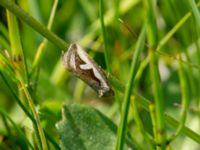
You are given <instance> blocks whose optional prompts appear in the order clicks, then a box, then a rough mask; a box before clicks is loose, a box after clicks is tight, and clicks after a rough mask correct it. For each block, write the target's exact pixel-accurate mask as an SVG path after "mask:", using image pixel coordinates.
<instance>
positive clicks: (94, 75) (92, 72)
mask: <svg viewBox="0 0 200 150" xmlns="http://www.w3.org/2000/svg"><path fill="white" fill-rule="evenodd" d="M63 64H64V66H65V68H66V69H67V70H68V71H70V72H72V73H73V74H74V75H76V76H77V77H79V78H80V79H81V80H83V81H84V82H85V83H87V84H88V85H89V86H90V87H92V88H93V89H94V90H95V91H96V92H97V93H98V96H99V97H106V96H111V95H113V94H114V92H113V90H112V88H111V86H110V83H109V82H108V79H107V77H106V75H105V73H104V71H103V70H102V69H101V67H100V66H99V65H97V64H96V62H95V61H94V60H92V59H91V58H90V57H89V55H88V54H87V53H86V52H85V51H84V50H83V49H82V48H81V47H80V46H79V45H78V44H71V45H70V46H69V48H68V50H67V52H65V53H64V54H63Z"/></svg>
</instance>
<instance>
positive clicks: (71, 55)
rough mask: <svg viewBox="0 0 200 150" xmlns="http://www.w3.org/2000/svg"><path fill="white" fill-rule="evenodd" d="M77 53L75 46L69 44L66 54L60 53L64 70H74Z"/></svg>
mask: <svg viewBox="0 0 200 150" xmlns="http://www.w3.org/2000/svg"><path fill="white" fill-rule="evenodd" d="M76 51H77V46H76V44H71V45H70V46H69V48H68V50H67V51H66V52H62V61H63V65H64V66H65V68H66V69H68V70H72V69H76V65H75V55H76Z"/></svg>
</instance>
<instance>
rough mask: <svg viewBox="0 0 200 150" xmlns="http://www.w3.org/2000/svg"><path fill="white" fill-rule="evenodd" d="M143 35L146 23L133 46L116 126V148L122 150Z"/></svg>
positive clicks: (143, 40)
mask: <svg viewBox="0 0 200 150" xmlns="http://www.w3.org/2000/svg"><path fill="white" fill-rule="evenodd" d="M145 37H146V23H145V24H144V26H143V28H142V31H141V33H140V36H139V39H138V42H137V44H136V48H135V54H134V55H133V59H132V63H131V68H130V70H131V71H130V76H129V80H128V85H127V87H126V90H125V94H124V101H123V104H122V112H121V118H120V125H119V127H118V133H117V145H116V149H117V150H122V149H123V147H124V142H125V139H126V138H125V137H126V127H127V118H128V111H129V104H130V96H131V92H132V89H133V81H134V79H135V75H136V70H137V65H138V63H139V57H140V54H141V52H142V50H143V49H144V43H145Z"/></svg>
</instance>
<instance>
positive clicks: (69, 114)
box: [57, 104, 132, 150]
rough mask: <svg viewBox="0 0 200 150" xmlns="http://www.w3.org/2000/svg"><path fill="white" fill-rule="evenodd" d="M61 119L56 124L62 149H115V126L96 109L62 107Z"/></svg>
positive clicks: (74, 105)
mask: <svg viewBox="0 0 200 150" xmlns="http://www.w3.org/2000/svg"><path fill="white" fill-rule="evenodd" d="M62 117H63V118H62V121H60V122H59V123H58V124H57V129H58V132H59V134H60V137H61V144H62V149H64V150H114V149H115V144H116V126H115V124H114V123H113V122H112V121H111V120H109V119H108V118H107V117H106V116H104V115H103V114H102V113H100V112H99V111H97V110H96V109H94V108H92V107H88V106H84V105H78V104H71V105H64V107H63V111H62ZM126 149H127V146H126ZM131 149H132V148H131Z"/></svg>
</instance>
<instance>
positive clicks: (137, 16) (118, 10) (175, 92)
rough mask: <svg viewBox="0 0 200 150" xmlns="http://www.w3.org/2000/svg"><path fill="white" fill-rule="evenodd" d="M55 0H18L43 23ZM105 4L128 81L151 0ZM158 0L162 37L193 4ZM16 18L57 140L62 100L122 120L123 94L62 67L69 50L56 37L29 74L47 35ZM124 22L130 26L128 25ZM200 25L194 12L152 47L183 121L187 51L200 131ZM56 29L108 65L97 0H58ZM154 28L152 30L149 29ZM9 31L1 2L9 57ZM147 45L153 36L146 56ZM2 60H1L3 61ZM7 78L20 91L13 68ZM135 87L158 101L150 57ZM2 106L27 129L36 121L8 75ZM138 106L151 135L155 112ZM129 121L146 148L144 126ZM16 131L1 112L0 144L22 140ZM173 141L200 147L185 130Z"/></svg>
mask: <svg viewBox="0 0 200 150" xmlns="http://www.w3.org/2000/svg"><path fill="white" fill-rule="evenodd" d="M196 2H197V1H196ZM53 3H54V1H53V0H17V4H18V5H19V6H20V7H21V8H22V9H24V10H25V11H26V12H28V13H29V14H30V15H31V16H33V17H34V18H35V19H36V20H37V21H38V22H40V23H41V24H43V25H44V26H47V24H48V20H49V16H50V13H51V9H52V6H53ZM103 3H104V21H105V25H106V32H107V43H108V50H109V58H110V67H111V70H112V73H111V74H112V75H113V76H114V77H116V78H117V79H118V80H119V82H120V83H122V84H123V85H126V84H127V81H128V77H129V74H130V65H131V60H132V55H134V49H135V44H136V41H137V39H138V36H139V33H140V31H141V28H142V26H143V24H144V22H145V19H146V17H147V15H148V14H147V13H148V11H147V10H148V9H147V4H146V3H147V2H146V1H145V0H121V1H120V3H119V5H118V1H117V0H110V1H103ZM155 3H156V5H155V6H156V7H155V10H154V14H155V17H156V18H155V19H156V23H157V31H156V33H157V37H158V41H161V40H162V39H163V37H165V36H166V35H167V34H168V33H169V31H170V30H171V29H172V28H174V27H175V26H176V25H177V24H178V23H179V22H180V20H182V19H183V17H184V16H185V15H186V14H187V13H188V12H190V11H191V10H192V9H191V8H192V7H191V5H190V2H189V1H187V0H182V1H179V0H168V1H164V0H158V1H156V2H155ZM119 18H120V19H121V20H123V21H124V24H123V23H121V22H120V21H119ZM18 24H19V31H20V32H19V33H20V39H21V44H22V48H23V51H24V55H25V60H26V62H27V68H28V72H29V85H28V86H30V89H29V91H30V93H31V96H32V97H33V100H34V104H35V106H36V109H37V110H38V112H39V115H40V118H41V122H42V125H43V127H44V128H45V129H47V130H48V131H49V135H50V136H52V137H55V141H56V142H58V141H59V136H58V133H57V131H56V128H55V124H56V122H58V121H59V120H61V108H62V105H63V104H64V103H65V104H71V103H83V104H86V105H90V106H92V107H95V108H97V109H98V110H100V111H101V112H102V113H103V114H105V115H106V116H108V117H109V118H110V119H111V120H112V121H114V122H115V123H116V124H118V123H119V114H120V113H119V112H120V111H119V109H118V108H116V105H118V104H120V102H122V100H123V93H121V92H119V93H118V99H119V100H118V101H117V100H116V99H115V98H114V97H112V98H98V96H97V94H96V93H95V92H94V91H93V90H92V89H91V88H90V87H89V86H88V85H86V84H85V83H83V82H82V81H81V80H79V79H78V78H76V77H75V76H73V74H71V73H70V72H68V71H67V70H65V69H64V67H63V65H62V60H61V57H62V51H66V50H67V49H60V48H59V47H58V46H56V45H55V44H54V43H52V42H47V45H46V47H45V48H44V51H43V52H42V55H41V57H40V62H39V64H38V66H37V67H36V70H34V73H32V74H31V69H32V64H33V61H34V58H35V54H36V52H37V49H38V46H39V44H40V43H41V42H42V40H43V38H44V37H43V36H42V35H41V34H40V33H38V32H37V31H35V30H34V29H32V28H31V27H30V26H28V25H27V24H26V23H24V22H23V21H21V20H20V19H18ZM126 25H127V26H128V27H129V28H130V29H131V31H130V30H128V29H127V27H126ZM199 29H200V28H199V27H198V24H197V22H196V21H195V16H194V15H193V14H192V15H191V16H190V17H189V19H187V21H186V22H184V24H182V25H181V26H180V27H179V28H178V30H177V31H176V32H175V33H174V34H173V35H172V37H170V39H168V41H167V42H166V43H165V45H164V46H162V48H161V49H160V51H154V53H155V55H156V57H157V58H158V63H159V65H158V67H159V73H160V77H161V83H160V84H161V88H162V92H163V98H164V107H165V111H166V112H167V113H168V114H170V115H171V116H173V117H175V118H176V119H177V120H179V118H180V115H179V114H180V111H181V97H182V96H181V90H180V80H179V76H178V60H177V57H176V56H178V54H180V55H181V56H182V59H183V61H182V64H183V67H184V72H185V76H186V83H187V91H188V93H189V97H188V98H189V109H188V112H187V114H188V117H187V121H186V125H187V126H188V127H189V128H191V129H192V130H194V131H196V133H198V134H199V133H200V118H199V115H200V113H199V108H200V107H199V106H200V105H199V101H200V51H199ZM51 31H52V32H53V33H55V34H56V35H58V36H59V37H60V38H61V39H63V40H64V41H66V42H67V43H68V44H70V43H78V44H79V45H81V47H83V49H84V50H86V51H87V53H88V54H89V55H90V56H91V57H93V58H94V60H95V61H96V62H97V63H98V64H99V65H100V66H101V67H102V68H103V69H104V70H106V64H105V59H104V41H103V36H102V30H101V25H100V20H99V1H97V0H59V1H58V6H57V8H56V12H55V17H54V20H53V23H52V28H51ZM149 32H150V31H149V30H147V34H148V33H149ZM8 34H9V33H8V23H7V18H6V11H5V8H3V7H2V6H0V50H1V53H2V55H4V56H6V55H5V51H6V52H8V53H9V54H11V53H12V52H11V47H10V41H9V35H8ZM148 48H149V44H148V40H147V41H146V45H145V50H144V51H143V53H142V56H141V58H140V60H141V62H144V61H145V60H146V59H148ZM11 55H12V54H11ZM6 57H7V56H6ZM2 61H3V60H0V65H1V63H2ZM2 64H3V63H2ZM2 70H3V69H2ZM6 78H7V80H8V81H9V83H10V84H11V85H12V89H13V90H14V91H16V93H20V89H19V88H18V86H17V84H16V83H15V82H14V81H13V79H12V75H11V76H6ZM136 89H137V93H139V94H140V95H142V96H144V97H145V98H147V99H148V100H150V101H153V99H154V96H153V92H152V80H151V78H150V71H149V64H147V65H146V66H145V67H144V69H143V71H142V73H141V76H140V78H139V80H138V83H137V87H136ZM0 107H1V108H2V109H3V110H5V111H6V112H7V114H8V115H9V116H10V117H11V118H12V119H13V120H14V122H15V123H16V124H18V125H19V127H20V128H21V129H23V130H24V131H25V130H26V128H29V125H30V124H31V123H30V120H29V121H27V120H28V119H27V117H26V116H25V115H24V114H23V111H22V110H21V108H20V107H19V106H18V104H17V103H16V101H15V99H14V98H13V95H12V94H11V93H10V90H9V88H8V87H7V86H6V84H5V81H4V80H3V78H2V77H0ZM119 107H120V106H119ZM138 110H139V115H140V117H141V120H142V123H143V125H144V128H145V129H146V130H147V131H148V132H149V133H150V134H153V130H152V122H151V118H150V115H149V113H147V112H146V111H145V110H143V109H142V108H140V107H139V108H138ZM131 111H132V110H131ZM131 111H130V113H131ZM130 116H131V115H130ZM128 126H129V127H130V129H129V131H130V133H132V134H133V135H134V136H133V138H134V139H135V140H136V141H137V142H138V143H139V145H141V147H143V148H144V149H145V148H146V146H145V145H143V144H144V139H143V138H142V137H141V133H140V131H138V129H137V126H136V124H135V121H134V119H133V117H132V116H131V117H129V119H128ZM167 131H168V132H169V134H171V133H173V132H174V129H172V128H171V127H169V126H167ZM13 138H14V140H13V139H12V138H11V137H9V136H7V132H6V128H5V126H4V124H3V120H2V119H1V121H0V143H1V144H3V145H12V143H15V144H16V145H21V144H20V140H19V139H17V135H16V138H15V137H13ZM21 146H22V145H21ZM5 147H6V146H5ZM8 147H9V146H8ZM11 147H12V146H11ZM19 147H20V146H19ZM171 147H172V149H194V150H195V149H200V146H199V144H197V143H196V142H195V141H193V140H191V139H189V138H188V137H187V136H185V135H183V134H180V135H179V136H178V137H177V138H176V140H174V141H173V142H172V144H171ZM22 149H23V148H22Z"/></svg>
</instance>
